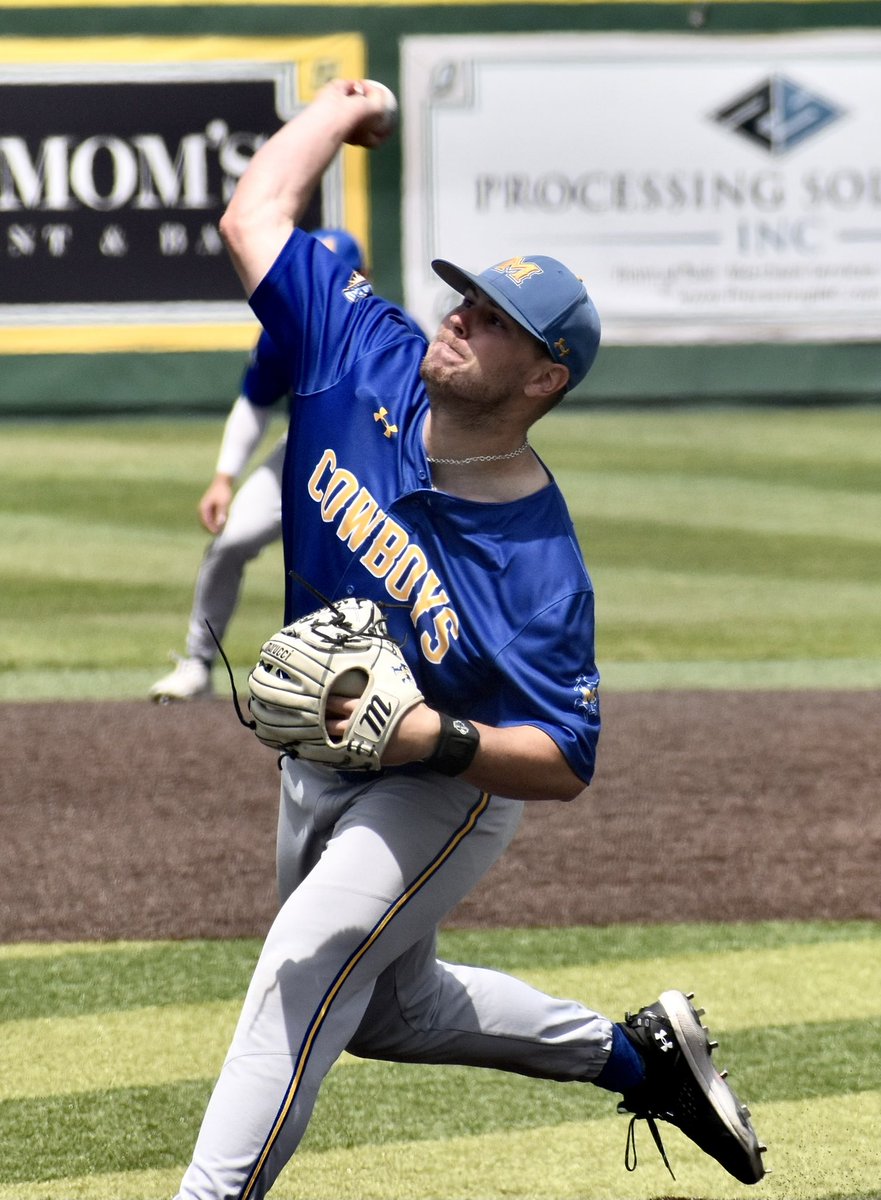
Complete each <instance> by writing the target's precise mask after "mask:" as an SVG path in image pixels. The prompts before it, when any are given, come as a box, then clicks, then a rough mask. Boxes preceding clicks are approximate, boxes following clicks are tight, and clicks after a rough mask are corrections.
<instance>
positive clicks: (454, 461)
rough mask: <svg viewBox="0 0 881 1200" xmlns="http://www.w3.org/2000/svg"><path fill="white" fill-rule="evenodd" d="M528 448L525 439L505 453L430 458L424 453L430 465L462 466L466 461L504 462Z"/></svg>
mask: <svg viewBox="0 0 881 1200" xmlns="http://www.w3.org/2000/svg"><path fill="white" fill-rule="evenodd" d="M528 449H529V442H528V441H527V442H524V443H523V445H522V446H518V447H517V449H516V450H509V451H508V453H507V454H472V456H471V457H470V458H432V457H431V455H430V454H426V456H425V461H426V462H429V463H431V464H432V466H444V467H464V466H466V465H467V464H468V463H487V462H504V461H505V459H508V458H518V457H519V456H520V455H521V454H523V452H524V451H525V450H528Z"/></svg>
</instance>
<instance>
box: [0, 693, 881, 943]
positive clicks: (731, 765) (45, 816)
mask: <svg viewBox="0 0 881 1200" xmlns="http://www.w3.org/2000/svg"><path fill="white" fill-rule="evenodd" d="M604 721H605V728H604V733H603V737H602V741H601V746H600V766H599V769H598V772H597V776H596V779H595V782H594V784H593V785H592V786H591V787H590V788H589V789H588V790H587V791H586V792H585V793H584V794H583V795H582V796H581V797H580V799H579V800H577V801H575V802H574V803H572V804H533V805H527V809H526V817H525V819H524V822H523V825H522V826H521V829H520V832H519V834H518V836H517V838H516V839H515V842H514V844H513V846H512V848H511V849H510V850H509V852H508V854H507V856H506V857H505V858H504V859H503V860H502V862H501V863H499V864H498V865H497V866H496V868H495V869H494V870H493V871H492V872H491V873H490V874H489V876H488V877H487V878H486V879H485V880H484V881H483V883H482V884H481V885H480V887H478V888H477V889H476V890H475V891H474V892H473V893H472V894H471V896H469V897H468V898H467V899H466V900H465V902H464V903H463V904H462V905H460V907H459V908H458V909H456V911H455V912H454V913H453V914H452V918H451V921H450V924H451V925H458V926H480V925H488V924H505V925H570V924H607V923H611V922H617V921H630V920H635V921H646V920H650V921H691V920H719V921H731V920H756V919H773V918H828V919H834V920H843V919H847V918H853V917H862V918H872V919H875V920H877V919H879V918H881V889H879V887H878V863H879V861H881V806H879V804H878V798H877V791H878V780H879V778H881V739H879V736H878V731H879V729H881V694H879V693H876V692H832V693H828V694H824V693H788V692H787V693H771V692H759V693H752V694H748V693H735V694H731V693H722V692H718V693H717V692H711V693H708V692H694V693H688V692H673V693H651V694H643V695H610V696H607V697H606V699H605V708H604ZM48 730H51V733H47V731H48ZM0 738H2V745H3V837H2V843H0V866H2V870H0V941H4V942H12V941H31V940H33V941H41V940H79V939H92V938H95V939H116V938H165V937H170V938H179V937H227V936H252V935H257V936H259V935H261V934H262V933H263V932H264V931H265V929H266V927H267V925H268V923H269V921H270V920H271V918H272V915H273V912H274V906H275V896H274V880H273V872H274V836H275V807H276V799H277V791H278V774H277V768H276V763H275V758H274V756H273V755H272V754H271V753H270V751H268V750H266V749H265V748H264V747H262V746H260V745H259V743H257V742H256V740H255V739H254V738H253V736H252V735H251V734H250V733H248V732H247V731H246V730H244V729H242V728H241V727H240V726H239V725H238V722H237V721H236V718H235V715H234V713H233V711H232V707H231V705H229V704H226V703H222V702H220V701H209V702H201V703H194V704H189V705H181V706H177V707H171V706H169V707H157V706H154V705H151V704H149V703H148V702H146V701H126V702H119V703H105V704H101V703H97V702H96V703H79V702H77V703H73V702H70V703H67V704H62V705H57V706H55V707H53V708H52V710H51V712H49V711H47V710H46V709H45V708H44V707H43V706H42V705H40V704H26V705H12V704H5V705H0Z"/></svg>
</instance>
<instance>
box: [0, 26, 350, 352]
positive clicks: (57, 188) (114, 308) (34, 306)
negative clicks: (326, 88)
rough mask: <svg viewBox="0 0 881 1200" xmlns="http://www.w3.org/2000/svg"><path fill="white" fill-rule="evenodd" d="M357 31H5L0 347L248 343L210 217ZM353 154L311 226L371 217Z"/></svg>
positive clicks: (338, 70)
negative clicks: (43, 36) (244, 34)
mask: <svg viewBox="0 0 881 1200" xmlns="http://www.w3.org/2000/svg"><path fill="white" fill-rule="evenodd" d="M363 59H364V50H363V45H362V41H361V38H360V37H358V36H357V35H354V34H350V35H342V36H334V37H325V38H306V39H290V38H271V39H247V38H245V39H224V38H199V39H186V38H183V39H180V38H176V39H138V38H124V39H123V38H120V39H70V40H65V41H32V42H31V41H17V42H16V41H4V40H3V39H0V352H5V353H13V354H16V353H17V354H21V353H39V352H48V351H53V350H55V351H60V350H66V351H72V352H77V351H79V352H86V351H102V350H122V349H137V350H160V349H182V348H186V349H223V350H228V349H232V348H237V347H241V348H245V347H250V345H251V344H252V343H253V340H254V337H255V334H256V328H257V327H256V323H255V321H254V319H253V317H252V316H251V314H250V310H249V309H248V307H247V304H246V303H245V301H244V298H243V296H242V289H241V284H240V283H239V281H238V278H237V277H236V275H235V272H234V271H233V269H232V266H231V264H230V262H229V258H228V256H227V254H226V251H225V249H224V247H223V245H222V243H221V239H220V235H219V232H218V221H219V218H220V216H221V214H222V212H223V209H224V207H225V205H226V203H227V202H228V200H229V198H230V196H231V195H232V192H233V190H234V188H235V185H236V183H237V181H238V179H239V177H240V176H241V174H242V172H243V171H244V169H245V167H246V166H247V165H248V163H249V162H250V159H251V157H252V155H253V154H254V152H255V150H256V149H257V148H258V147H259V146H260V145H261V144H262V142H263V141H265V139H266V138H267V137H268V136H269V135H270V134H272V133H273V132H274V131H275V130H276V129H277V128H278V127H279V124H280V123H281V122H283V121H284V120H286V119H288V118H289V117H291V116H293V115H294V114H295V113H296V111H297V110H298V108H299V107H301V106H302V105H303V104H305V103H307V102H308V101H309V99H311V97H312V95H313V94H314V92H315V90H316V88H318V87H320V86H321V85H322V84H323V83H324V82H326V80H327V79H328V78H331V77H333V76H335V75H338V74H345V73H352V74H354V75H356V76H357V75H360V74H363ZM363 158H364V156H363V152H357V151H356V152H355V153H354V154H353V155H351V156H346V155H340V156H339V158H338V160H337V162H336V163H335V164H334V167H333V168H332V169H331V171H330V172H328V175H327V176H326V179H325V182H324V186H323V189H322V192H321V194H320V195H318V196H316V198H315V201H314V204H313V211H312V212H311V213H310V214H309V219H308V220H306V221H304V224H305V225H306V226H307V227H310V225H311V227H315V226H317V225H343V224H345V225H346V226H347V227H348V228H350V229H351V230H352V232H353V233H354V234H355V235H356V236H357V237H359V239H360V240H362V242H363V241H364V239H365V237H366V232H367V212H366V205H367V196H366V181H365V178H364V173H363Z"/></svg>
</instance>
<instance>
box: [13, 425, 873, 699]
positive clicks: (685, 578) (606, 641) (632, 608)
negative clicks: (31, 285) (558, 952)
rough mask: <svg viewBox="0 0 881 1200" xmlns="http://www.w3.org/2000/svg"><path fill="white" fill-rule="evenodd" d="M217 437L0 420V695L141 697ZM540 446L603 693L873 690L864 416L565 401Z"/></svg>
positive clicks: (183, 596)
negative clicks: (573, 550) (583, 587)
mask: <svg viewBox="0 0 881 1200" xmlns="http://www.w3.org/2000/svg"><path fill="white" fill-rule="evenodd" d="M220 429H221V422H220V421H219V420H212V419H206V418H201V419H194V420H189V421H187V420H167V419H166V420H160V419H157V420H151V421H146V420H123V419H120V420H117V421H107V420H104V421H68V422H51V421H47V422H40V423H27V422H9V421H7V422H5V423H4V425H3V427H2V439H0V474H2V478H3V488H2V499H0V521H2V525H0V587H2V594H3V601H4V603H3V609H2V613H0V671H2V673H0V698H3V697H4V696H5V697H7V698H12V697H17V696H20V695H22V694H25V695H32V696H36V695H53V694H54V695H59V694H60V695H69V696H71V697H76V696H98V697H100V696H104V695H110V696H114V695H115V696H120V697H123V696H140V695H144V694H145V692H146V689H147V688H148V687H149V685H150V683H151V682H152V681H153V680H154V679H155V678H156V677H157V675H158V674H161V673H163V672H164V670H165V669H166V667H167V665H168V663H167V658H168V654H169V652H170V651H172V650H182V649H183V639H184V633H185V628H186V619H187V615H188V612H189V607H190V601H191V598H192V587H193V581H194V578H195V573H196V569H197V567H198V563H199V559H200V556H201V553H202V550H203V548H204V546H205V544H206V536H205V535H204V534H203V532H202V531H201V529H200V527H199V526H198V523H197V521H196V518H195V505H196V503H197V501H198V498H199V496H200V494H201V492H202V489H203V488H204V486H205V484H206V483H207V481H208V479H209V478H210V475H211V472H212V470H213V465H214V458H215V455H216V451H217V445H218V441H219V436H220ZM534 442H535V445H536V446H537V448H538V449H539V450H540V452H541V453H542V454H543V455H544V456H545V458H546V460H547V462H548V463H549V465H550V466H551V467H552V469H553V470H554V471H555V473H556V475H557V477H558V479H559V481H560V483H561V485H562V487H563V489H564V491H565V493H566V495H567V497H568V499H569V501H570V506H571V509H572V513H573V517H574V519H575V521H576V525H577V527H578V531H579V536H580V538H581V541H582V544H583V547H584V550H585V554H586V557H587V560H588V564H589V566H590V569H591V572H592V575H593V578H594V583H595V586H596V591H597V598H598V599H597V607H598V617H597V620H598V632H597V638H598V643H597V653H598V658H599V662H600V667H601V670H602V672H603V677H604V683H605V686H606V688H607V689H609V688H617V689H625V688H627V689H634V688H636V689H643V688H665V687H745V688H755V687H764V688H768V687H826V688H828V687H833V688H834V687H877V686H878V685H879V684H881V605H879V603H878V581H879V579H881V413H879V410H878V409H877V408H873V407H868V406H867V407H854V408H836V407H833V408H804V409H794V408H787V409H780V410H773V409H763V408H759V409H749V408H745V409H725V408H718V409H684V410H681V411H673V412H588V411H586V410H584V409H576V410H571V411H567V410H566V409H565V408H564V409H562V410H561V411H559V412H557V413H555V414H553V415H552V416H551V417H549V418H548V419H547V420H546V421H545V422H543V423H542V424H541V425H540V426H538V427H537V429H536V431H535V436H534ZM281 581H282V566H281V557H280V552H279V547H278V546H277V545H276V546H273V547H270V548H269V549H267V550H266V551H265V552H264V554H263V556H262V557H261V558H260V559H258V561H257V562H256V563H255V564H254V565H253V566H252V568H251V570H250V571H249V573H248V574H247V576H246V582H245V595H244V598H243V603H242V606H241V609H240V611H239V613H238V615H237V617H236V619H235V620H234V622H233V623H232V625H231V627H230V630H229V633H228V635H227V638H226V645H227V648H228V650H229V653H230V655H231V657H232V659H233V661H234V662H235V663H236V665H237V666H238V667H240V668H242V669H244V668H245V667H246V666H249V665H250V664H251V662H252V661H253V660H254V658H255V657H256V651H257V649H258V648H259V646H260V644H261V643H262V641H263V640H264V638H265V636H266V633H267V630H270V629H271V628H273V627H274V626H276V625H277V624H278V623H279V622H280V619H281V600H280V595H281ZM50 627H51V629H52V637H51V638H50V639H47V638H46V637H45V636H44V635H45V631H46V630H47V629H48V628H50ZM35 646H39V648H40V652H39V663H40V667H39V669H38V670H37V669H35V666H34V658H35V656H34V647H35Z"/></svg>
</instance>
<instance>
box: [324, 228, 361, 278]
mask: <svg viewBox="0 0 881 1200" xmlns="http://www.w3.org/2000/svg"><path fill="white" fill-rule="evenodd" d="M312 236H313V237H314V238H318V240H319V242H323V243H324V244H325V246H327V248H328V250H332V251H333V252H334V254H335V255H336V256H337V257H338V258H341V259H342V260H343V262H344V263H345V264H346V266H347V267H348V268H349V270H350V271H363V270H364V251H363V250H362V249H361V247H360V246H359V245H358V243H357V241H356V240H355V238H353V237H352V235H351V234H350V233H347V232H346V230H345V229H313V230H312Z"/></svg>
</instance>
